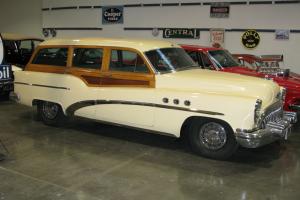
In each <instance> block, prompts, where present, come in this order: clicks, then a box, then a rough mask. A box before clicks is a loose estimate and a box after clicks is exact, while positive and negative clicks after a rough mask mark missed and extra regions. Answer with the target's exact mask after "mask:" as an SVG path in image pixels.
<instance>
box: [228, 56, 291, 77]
mask: <svg viewBox="0 0 300 200" xmlns="http://www.w3.org/2000/svg"><path fill="white" fill-rule="evenodd" d="M232 56H233V57H234V58H236V59H237V60H238V62H239V63H240V64H241V66H244V67H247V68H250V69H253V70H255V71H258V72H261V73H264V74H271V75H275V76H284V77H288V76H289V73H290V70H289V69H282V68H280V66H279V60H278V59H274V58H261V57H258V56H255V55H252V54H232Z"/></svg>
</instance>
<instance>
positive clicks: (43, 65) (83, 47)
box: [13, 38, 297, 159]
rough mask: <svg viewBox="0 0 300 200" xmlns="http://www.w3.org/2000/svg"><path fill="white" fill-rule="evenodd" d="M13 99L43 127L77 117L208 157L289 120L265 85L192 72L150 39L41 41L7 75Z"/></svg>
mask: <svg viewBox="0 0 300 200" xmlns="http://www.w3.org/2000/svg"><path fill="white" fill-rule="evenodd" d="M13 96H14V97H15V99H16V100H17V101H19V102H20V103H22V104H25V105H28V106H33V105H36V106H37V110H38V114H39V116H40V117H41V119H42V120H43V122H44V123H45V124H47V125H58V124H62V123H63V121H64V119H65V118H66V117H71V116H79V117H85V118H90V119H94V120H97V121H102V122H108V123H113V124H119V125H124V126H129V127H134V128H138V129H143V130H148V131H151V132H156V133H163V134H168V135H171V136H174V137H181V136H183V135H185V136H187V138H189V142H190V144H191V147H192V149H193V150H194V151H195V152H196V153H198V154H200V155H203V156H206V157H210V158H214V159H226V158H228V157H229V156H231V155H232V154H233V153H234V152H235V151H236V149H237V148H238V146H239V145H241V146H244V147H248V148H256V147H259V146H262V145H265V144H268V143H271V142H273V141H275V140H280V139H284V138H285V139H287V136H288V134H289V132H290V128H291V123H294V122H296V121H297V119H296V115H295V113H293V112H284V111H283V110H282V105H283V104H282V102H283V100H284V96H285V90H284V89H283V88H280V87H279V86H278V85H277V84H276V83H274V82H273V81H271V80H263V79H259V78H254V77H247V76H243V75H237V74H229V73H223V72H216V71H209V70H203V69H199V67H197V66H196V65H195V63H194V62H193V61H192V59H191V58H190V57H189V56H188V55H187V54H186V53H185V51H184V50H183V49H182V48H181V47H179V46H178V45H175V44H173V43H170V42H167V41H158V40H137V39H136V40H134V39H109V38H85V39H84V38H83V39H74V40H72V39H65V40H63V39H55V40H49V41H45V42H43V43H41V44H40V45H39V46H38V48H37V49H36V50H35V53H34V54H33V56H32V58H31V60H30V62H29V64H27V66H26V68H25V71H19V72H16V73H15V93H14V95H13Z"/></svg>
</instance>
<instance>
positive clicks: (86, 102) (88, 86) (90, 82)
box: [64, 46, 105, 119]
mask: <svg viewBox="0 0 300 200" xmlns="http://www.w3.org/2000/svg"><path fill="white" fill-rule="evenodd" d="M70 51H71V52H70V53H69V54H70V55H72V57H71V58H70V59H69V61H68V62H69V63H70V66H69V67H68V69H67V71H66V73H67V74H70V75H71V76H69V77H68V78H69V79H78V78H79V79H80V80H81V81H70V82H72V83H73V84H72V85H71V86H70V88H71V89H70V91H69V93H70V94H69V95H68V96H66V98H65V99H64V102H66V104H67V105H69V109H68V112H70V113H68V114H74V115H76V116H80V117H86V118H91V119H94V118H95V114H96V109H95V101H96V100H97V95H98V90H99V88H100V87H101V85H100V81H101V78H102V74H101V69H102V63H103V57H104V54H105V49H104V48H103V47H98V46H93V47H91V46H74V47H72V48H71V49H70ZM82 85H85V86H82ZM70 97H72V98H70ZM70 108H72V109H71V110H70Z"/></svg>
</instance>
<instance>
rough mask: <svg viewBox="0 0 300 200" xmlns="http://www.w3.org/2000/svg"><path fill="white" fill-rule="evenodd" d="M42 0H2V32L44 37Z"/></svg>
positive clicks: (0, 27) (0, 16)
mask: <svg viewBox="0 0 300 200" xmlns="http://www.w3.org/2000/svg"><path fill="white" fill-rule="evenodd" d="M41 7H42V0H0V32H9V33H19V34H26V35H30V36H36V37H42V31H41V27H42V11H41Z"/></svg>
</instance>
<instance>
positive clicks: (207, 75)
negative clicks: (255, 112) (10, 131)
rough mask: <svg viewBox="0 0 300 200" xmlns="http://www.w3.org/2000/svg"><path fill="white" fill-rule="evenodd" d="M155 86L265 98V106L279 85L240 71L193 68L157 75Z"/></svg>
mask: <svg viewBox="0 0 300 200" xmlns="http://www.w3.org/2000/svg"><path fill="white" fill-rule="evenodd" d="M156 87H157V88H161V89H176V90H185V91H190V92H203V93H211V94H216V95H232V96H239V97H251V98H255V99H261V100H263V106H264V105H269V104H270V103H272V102H273V101H274V98H276V95H277V94H278V93H279V92H280V87H279V86H278V85H277V84H276V83H274V82H273V81H272V80H265V79H261V78H255V77H250V76H243V75H239V74H231V73H225V72H219V71H210V70H203V69H192V70H185V71H179V72H174V73H168V74H163V75H158V76H157V77H156Z"/></svg>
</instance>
